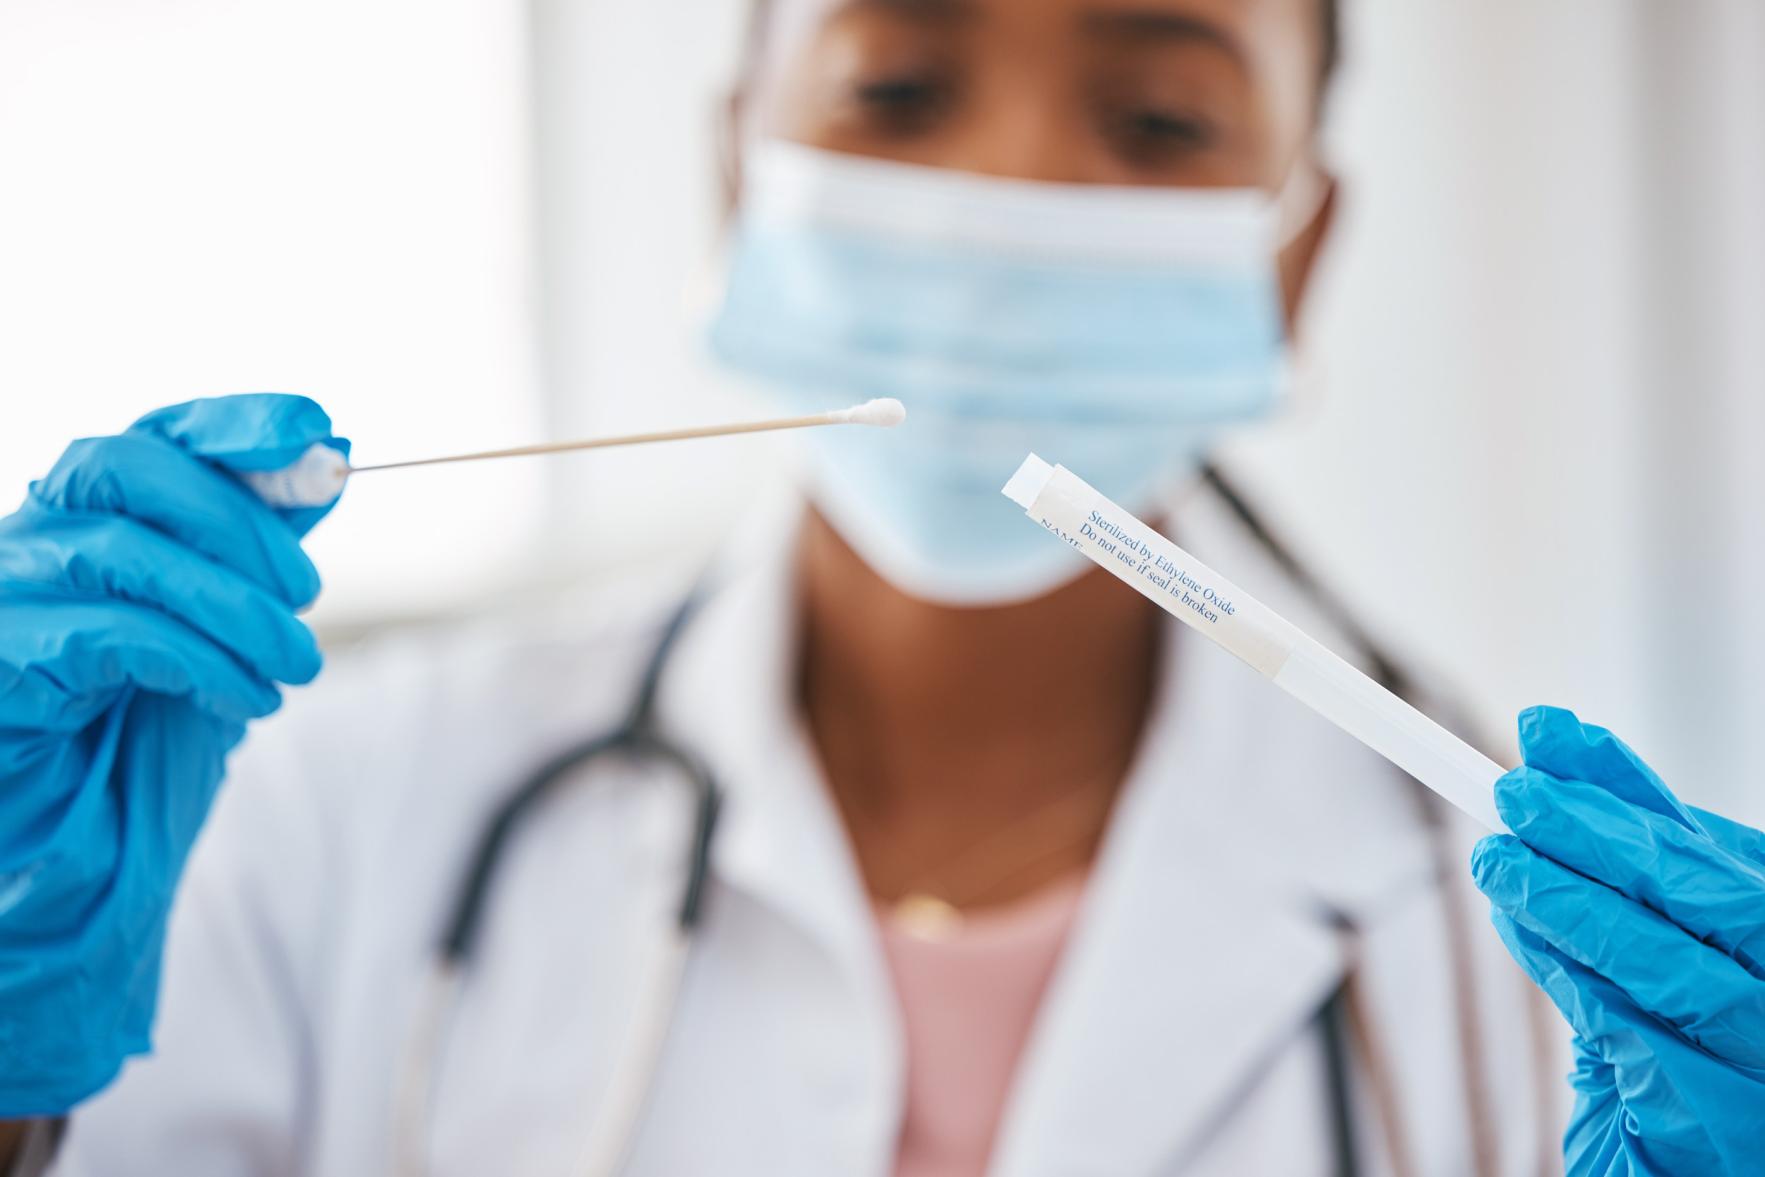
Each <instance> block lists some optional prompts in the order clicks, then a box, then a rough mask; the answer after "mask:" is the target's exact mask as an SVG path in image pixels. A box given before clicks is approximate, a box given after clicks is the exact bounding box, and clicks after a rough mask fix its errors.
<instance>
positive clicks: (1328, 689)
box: [1004, 454, 1507, 831]
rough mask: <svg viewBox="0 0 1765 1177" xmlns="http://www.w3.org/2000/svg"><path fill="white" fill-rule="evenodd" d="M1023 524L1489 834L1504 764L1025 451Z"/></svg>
mask: <svg viewBox="0 0 1765 1177" xmlns="http://www.w3.org/2000/svg"><path fill="white" fill-rule="evenodd" d="M1004 493H1005V497H1006V498H1008V499H1010V500H1011V501H1012V502H1014V503H1016V504H1018V505H1019V506H1020V507H1022V508H1023V509H1024V511H1025V513H1026V514H1028V515H1029V517H1030V518H1031V519H1034V520H1035V521H1036V522H1038V523H1040V524H1041V525H1042V526H1043V527H1045V528H1047V529H1048V530H1049V531H1051V532H1053V533H1054V534H1055V535H1057V536H1059V537H1060V538H1061V539H1063V540H1065V541H1066V542H1067V543H1068V544H1070V545H1071V546H1072V547H1074V548H1077V549H1078V550H1079V551H1080V552H1082V553H1084V554H1085V555H1086V556H1088V557H1089V558H1090V559H1091V560H1092V561H1093V562H1095V563H1097V564H1099V565H1101V566H1103V567H1104V568H1106V569H1108V570H1109V571H1110V572H1112V573H1114V574H1115V575H1116V576H1117V577H1118V578H1119V579H1121V580H1122V581H1124V582H1125V583H1127V584H1128V585H1130V586H1132V587H1133V588H1134V589H1135V590H1136V591H1137V592H1139V593H1140V594H1141V595H1142V596H1144V597H1146V598H1147V599H1148V600H1150V601H1152V602H1153V603H1154V604H1156V605H1157V606H1159V608H1161V609H1163V610H1164V611H1165V612H1166V613H1169V614H1170V615H1171V616H1173V617H1175V618H1176V619H1177V620H1179V621H1181V622H1183V623H1184V624H1186V625H1188V626H1189V627H1190V628H1191V629H1193V630H1195V631H1197V632H1198V633H1201V634H1203V635H1204V636H1206V637H1207V638H1209V639H1210V640H1212V641H1213V642H1215V643H1216V644H1218V645H1220V646H1222V647H1224V648H1225V649H1226V650H1227V651H1228V652H1230V653H1232V654H1235V655H1236V656H1237V657H1239V658H1240V659H1242V660H1243V661H1245V662H1247V663H1249V664H1250V666H1251V667H1252V668H1253V669H1255V670H1257V671H1258V672H1260V673H1261V674H1262V675H1263V676H1264V677H1266V678H1267V679H1269V681H1271V682H1273V683H1274V684H1275V685H1276V686H1278V687H1280V688H1281V689H1282V690H1284V691H1286V692H1287V693H1288V694H1289V695H1292V696H1293V697H1294V698H1296V699H1298V700H1299V701H1300V702H1301V703H1304V704H1305V705H1306V706H1307V707H1310V708H1311V709H1312V710H1313V711H1316V712H1317V713H1318V714H1319V715H1321V716H1323V717H1324V718H1325V719H1327V720H1329V721H1330V722H1331V723H1333V724H1335V725H1336V726H1337V727H1339V728H1341V729H1342V730H1343V731H1345V732H1347V733H1348V734H1349V735H1351V736H1353V737H1354V738H1355V739H1357V740H1359V741H1360V742H1361V743H1363V744H1365V745H1366V746H1367V747H1369V748H1371V749H1372V750H1373V751H1375V752H1377V753H1378V754H1379V755H1381V756H1383V757H1385V759H1387V760H1389V761H1391V763H1393V764H1395V765H1396V766H1397V767H1398V768H1401V769H1402V770H1403V771H1404V772H1407V773H1409V774H1410V775H1411V776H1413V777H1415V778H1416V779H1417V780H1418V781H1420V782H1422V784H1424V785H1426V786H1427V787H1428V788H1430V789H1432V790H1434V791H1435V792H1436V793H1438V794H1440V796H1442V797H1443V798H1445V799H1446V800H1448V801H1450V802H1452V804H1454V805H1456V806H1458V807H1459V808H1460V809H1462V810H1464V811H1465V812H1466V813H1467V814H1469V815H1470V816H1471V817H1473V818H1475V819H1476V820H1477V821H1479V822H1481V823H1482V824H1483V825H1484V826H1486V827H1487V828H1489V829H1491V830H1498V831H1499V830H1503V829H1506V828H1507V827H1506V826H1505V825H1504V824H1503V823H1502V820H1501V818H1500V816H1498V815H1497V813H1496V810H1495V781H1496V778H1497V777H1499V776H1501V775H1502V771H1503V770H1502V767H1501V765H1499V764H1497V763H1496V762H1495V761H1493V760H1491V759H1489V758H1488V757H1487V756H1485V755H1483V753H1481V752H1479V751H1477V750H1476V749H1475V748H1473V747H1471V746H1470V745H1469V744H1467V743H1465V742H1464V741H1463V740H1461V739H1459V738H1458V737H1457V736H1455V735H1453V734H1452V733H1451V732H1449V731H1447V730H1446V729H1445V728H1443V727H1441V726H1440V725H1439V724H1437V723H1435V722H1434V721H1433V720H1432V719H1429V718H1428V717H1427V716H1426V715H1423V714H1422V713H1421V712H1420V711H1417V710H1416V709H1415V708H1414V707H1411V706H1410V705H1409V704H1408V703H1406V702H1404V701H1403V700H1402V699H1400V698H1398V697H1397V696H1396V695H1394V694H1392V693H1391V692H1390V691H1388V690H1386V689H1385V688H1384V687H1382V686H1380V685H1379V684H1378V683H1376V682H1374V681H1373V680H1372V679H1370V678H1368V677H1367V676H1366V675H1364V674H1362V673H1361V672H1360V671H1359V670H1356V669H1355V668H1354V667H1353V666H1351V665H1349V664H1348V663H1347V662H1345V661H1343V660H1342V659H1341V658H1339V657H1337V656H1336V655H1335V654H1333V653H1331V652H1330V650H1329V649H1327V648H1326V647H1325V646H1324V644H1323V643H1322V642H1320V641H1318V640H1317V639H1316V638H1313V637H1311V636H1310V635H1308V634H1306V633H1304V632H1302V631H1301V630H1300V629H1299V628H1298V627H1297V626H1295V625H1293V624H1292V623H1291V622H1289V621H1287V620H1286V619H1285V618H1283V617H1281V616H1280V615H1279V614H1277V613H1276V612H1275V611H1274V610H1272V609H1270V608H1269V607H1268V606H1267V605H1264V604H1262V603H1261V602H1260V601H1258V600H1257V599H1256V598H1254V597H1252V596H1251V595H1250V594H1249V593H1247V592H1245V591H1244V590H1243V589H1241V588H1239V587H1238V586H1237V585H1235V584H1233V583H1232V582H1231V581H1229V580H1227V579H1226V578H1225V577H1223V576H1221V575H1220V574H1219V573H1217V572H1215V571H1214V570H1213V569H1211V568H1209V567H1208V566H1207V565H1205V564H1203V563H1202V562H1201V561H1199V560H1197V559H1196V558H1195V557H1194V556H1191V555H1190V554H1189V553H1188V552H1185V551H1184V550H1183V549H1182V548H1179V547H1178V546H1177V545H1176V544H1173V543H1172V542H1171V541H1170V540H1168V539H1166V538H1165V537H1164V536H1162V535H1160V534H1158V532H1156V531H1154V530H1152V528H1150V527H1148V526H1146V524H1144V523H1142V522H1141V521H1140V520H1138V519H1136V518H1135V517H1134V516H1133V515H1130V514H1129V513H1128V512H1127V511H1124V510H1123V509H1122V508H1121V507H1120V506H1118V505H1116V504H1115V503H1113V502H1111V501H1110V500H1109V499H1107V498H1105V497H1103V495H1101V494H1100V493H1098V492H1097V490H1096V489H1095V488H1093V487H1091V486H1090V485H1089V484H1087V483H1086V482H1085V481H1084V480H1083V479H1081V478H1079V477H1078V476H1077V475H1076V474H1074V473H1073V472H1072V471H1070V470H1068V469H1067V468H1066V467H1064V466H1050V465H1049V464H1048V463H1047V462H1045V461H1043V460H1042V459H1041V458H1038V457H1037V456H1036V455H1034V454H1031V455H1030V456H1029V457H1027V458H1025V459H1024V462H1023V465H1022V466H1020V467H1018V471H1017V473H1016V474H1013V475H1012V476H1011V481H1010V482H1008V483H1006V484H1005V491H1004Z"/></svg>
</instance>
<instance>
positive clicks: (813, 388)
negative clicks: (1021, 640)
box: [709, 142, 1287, 605]
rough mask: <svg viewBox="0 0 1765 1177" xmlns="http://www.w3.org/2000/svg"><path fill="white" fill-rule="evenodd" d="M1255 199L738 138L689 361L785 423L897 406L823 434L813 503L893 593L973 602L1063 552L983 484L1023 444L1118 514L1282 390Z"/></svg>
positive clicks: (1067, 566) (1045, 584) (1071, 570)
mask: <svg viewBox="0 0 1765 1177" xmlns="http://www.w3.org/2000/svg"><path fill="white" fill-rule="evenodd" d="M1280 238H1281V231H1280V226H1279V224H1278V210H1277V205H1276V202H1275V201H1274V200H1272V199H1271V198H1270V197H1269V196H1268V195H1267V194H1266V193H1263V192H1260V191H1245V190H1226V189H1168V188H1165V189H1158V188H1116V187H1102V186H1097V185H1088V184H1052V183H1042V182H1033V181H1022V180H1008V179H999V178H994V177H985V176H977V175H972V174H968V173H962V172H953V171H948V170H944V169H938V168H926V167H918V166H913V165H907V164H897V163H889V162H883V161H879V160H874V159H868V158H864V157H860V156H853V155H846V154H839V153H834V152H827V151H822V150H818V149H815V148H809V147H804V146H801V145H797V144H790V143H782V142H768V143H764V144H760V145H759V146H758V147H757V148H756V149H755V151H754V152H753V154H752V155H751V157H750V158H749V159H748V161H747V165H746V168H745V172H744V183H743V188H742V199H741V205H740V211H739V217H738V221H737V224H736V227H735V230H734V235H733V240H732V242H731V253H730V257H729V260H728V270H727V275H726V286H725V290H724V294H723V301H722V305H721V307H720V308H719V310H718V312H717V314H716V316H715V317H714V319H713V321H712V323H711V326H710V340H709V341H710V345H711V349H712V353H713V355H714V356H716V357H717V358H718V359H719V360H720V361H721V362H722V364H724V365H725V366H726V367H728V368H729V369H731V370H733V371H735V372H737V373H739V374H741V375H744V376H747V377H751V378H754V379H756V380H758V381H759V382H761V383H762V384H763V385H764V386H765V387H766V388H767V389H769V390H770V391H771V392H772V393H773V394H774V395H776V396H778V397H780V398H782V399H783V400H784V401H785V402H787V403H788V404H789V405H790V406H791V407H793V408H801V409H803V410H814V409H823V408H832V407H838V406H840V405H843V404H846V403H849V402H851V401H855V400H863V399H866V398H869V397H875V396H892V397H898V398H899V399H900V400H901V401H902V402H903V403H904V404H905V405H906V406H907V414H908V416H907V422H906V424H905V425H903V426H901V427H900V428H899V429H896V430H891V431H888V432H883V431H880V430H866V429H822V430H816V431H814V433H813V435H812V436H808V437H806V438H805V443H806V444H807V445H808V446H809V447H810V473H811V493H812V496H813V498H814V501H815V502H816V504H817V506H818V507H819V508H820V509H821V511H822V513H823V514H824V515H825V516H826V517H827V518H828V520H829V522H831V523H832V524H833V526H834V527H835V529H836V530H838V531H839V533H840V534H841V536H842V537H843V538H844V539H845V540H846V541H847V542H848V543H850V544H851V545H852V547H853V548H854V549H855V550H856V551H857V552H858V554H859V555H860V556H861V557H863V558H864V560H865V561H866V562H867V563H869V564H870V565H871V567H872V568H874V569H875V570H876V571H877V572H879V573H880V574H881V575H883V576H884V577H886V578H887V579H888V580H890V581H891V582H892V583H894V584H895V585H896V586H898V587H899V588H901V589H903V590H904V591H906V592H909V593H911V594H913V595H915V596H919V597H922V598H926V599H929V600H934V601H938V602H942V603H947V604H953V605H994V604H1003V603H1007V602H1010V601H1015V600H1024V599H1027V598H1030V597H1035V596H1039V595H1041V594H1043V593H1046V592H1048V591H1050V590H1052V589H1053V588H1055V587H1057V586H1059V585H1060V584H1062V583H1064V582H1066V581H1067V580H1069V579H1071V578H1072V577H1074V576H1076V575H1077V574H1078V573H1079V572H1080V571H1081V570H1082V569H1083V568H1084V567H1085V565H1084V562H1083V560H1082V558H1080V557H1078V556H1077V555H1076V554H1074V553H1071V552H1068V551H1066V550H1064V549H1063V548H1062V546H1061V545H1059V544H1055V543H1051V542H1050V541H1049V539H1048V537H1047V536H1046V535H1044V534H1042V533H1041V532H1040V529H1038V528H1034V527H1026V526H1025V525H1024V521H1023V518H1022V512H1021V511H1018V510H1014V508H1013V506H1012V504H1011V503H1009V502H1007V501H1006V500H1005V499H1004V498H1003V497H1002V496H1001V495H1000V493H999V488H1000V487H1001V486H1003V485H1004V483H1005V480H1006V479H1007V478H1008V477H1009V476H1010V475H1011V472H1012V471H1013V470H1015V469H1016V468H1017V466H1018V464H1019V463H1020V462H1021V461H1022V460H1023V457H1024V455H1025V454H1027V453H1029V452H1031V451H1032V450H1033V451H1035V452H1036V453H1039V454H1041V455H1043V456H1044V457H1046V458H1048V459H1049V460H1050V461H1056V462H1060V463H1061V464H1063V465H1065V466H1067V467H1068V468H1069V469H1071V470H1073V471H1075V472H1076V473H1078V474H1080V475H1081V476H1082V477H1084V478H1085V479H1086V480H1087V481H1088V482H1091V483H1092V484H1093V485H1095V486H1096V487H1097V488H1098V489H1099V490H1101V491H1102V492H1103V493H1104V494H1105V495H1107V496H1108V497H1110V498H1112V499H1115V500H1116V501H1117V502H1121V503H1123V504H1124V505H1128V506H1130V507H1133V508H1136V509H1141V508H1144V507H1146V506H1148V505H1149V504H1150V503H1152V502H1153V501H1154V500H1155V499H1156V497H1157V496H1158V495H1159V494H1160V492H1161V491H1162V490H1163V489H1164V488H1165V487H1166V486H1167V485H1168V484H1170V483H1171V482H1173V481H1175V480H1177V479H1179V478H1181V477H1183V476H1184V475H1185V474H1192V473H1193V471H1194V470H1195V469H1196V467H1197V465H1198V464H1199V461H1200V459H1201V455H1202V454H1203V452H1204V451H1205V449H1206V448H1207V446H1208V445H1209V443H1210V442H1211V441H1212V440H1213V439H1214V438H1215V436H1216V435H1217V434H1218V431H1219V430H1220V429H1221V428H1222V427H1225V426H1228V425H1231V424H1233V423H1236V422H1242V421H1245V420H1248V419H1252V418H1256V417H1260V416H1262V415H1264V414H1266V413H1268V412H1269V411H1270V409H1271V408H1272V407H1273V406H1274V405H1275V404H1276V403H1277V402H1278V401H1279V400H1280V399H1281V395H1282V389H1283V387H1284V383H1285V374H1286V369H1287V363H1286V359H1287V347H1286V339H1285V331H1284V325H1283V318H1282V314H1281V302H1280V289H1279V284H1278V281H1277V276H1276V269H1275V259H1276V255H1277V253H1278V250H1279V244H1280Z"/></svg>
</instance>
